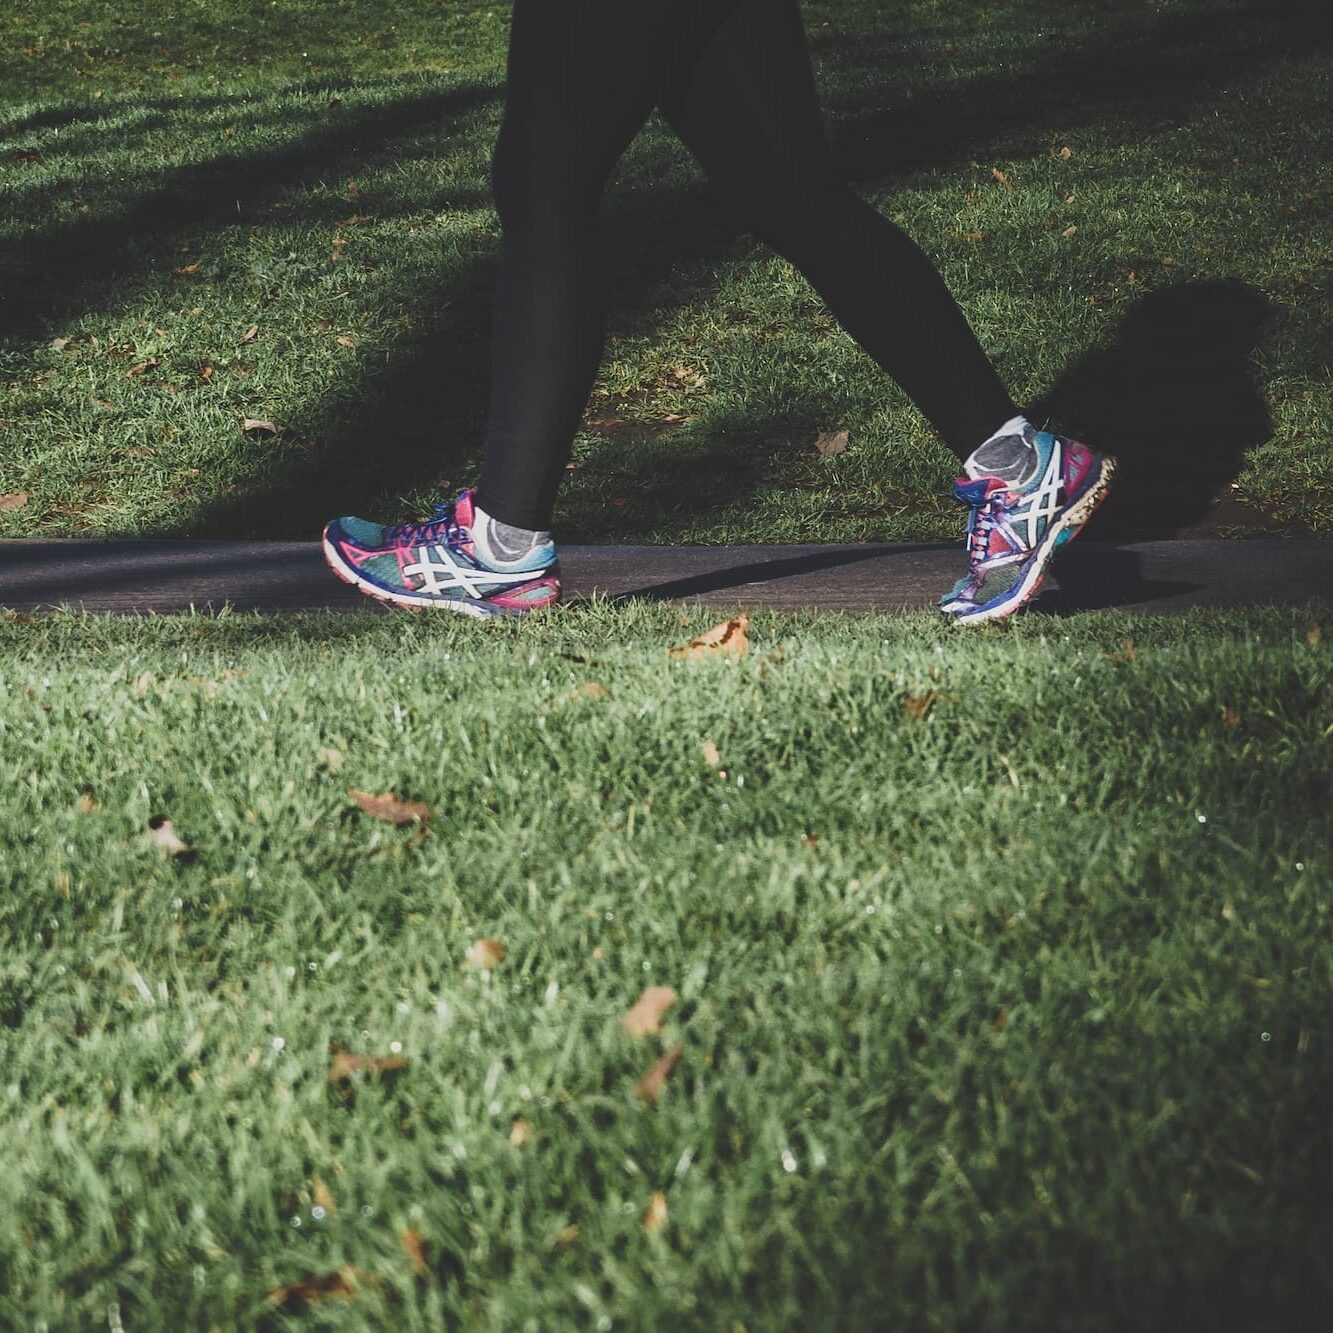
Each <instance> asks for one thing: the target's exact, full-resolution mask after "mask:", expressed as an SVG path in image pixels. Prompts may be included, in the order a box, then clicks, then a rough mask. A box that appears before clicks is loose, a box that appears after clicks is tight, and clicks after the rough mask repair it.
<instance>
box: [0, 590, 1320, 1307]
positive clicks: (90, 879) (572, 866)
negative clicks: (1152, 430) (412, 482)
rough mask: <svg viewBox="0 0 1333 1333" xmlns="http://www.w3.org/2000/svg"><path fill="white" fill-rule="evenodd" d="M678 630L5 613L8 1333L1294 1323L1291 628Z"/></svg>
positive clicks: (1310, 616) (1316, 1261)
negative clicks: (490, 945) (661, 1080)
mask: <svg viewBox="0 0 1333 1333" xmlns="http://www.w3.org/2000/svg"><path fill="white" fill-rule="evenodd" d="M708 620H709V617H708V616H707V614H706V613H703V612H700V611H698V610H697V609H695V610H682V609H678V608H673V607H647V606H643V605H637V606H629V607H624V608H621V609H619V610H614V611H613V610H611V609H609V608H606V607H604V606H598V605H593V606H590V607H586V606H585V607H565V608H560V609H558V610H557V611H556V612H553V613H551V614H550V615H547V616H544V617H541V618H539V619H536V620H532V621H528V622H525V623H523V624H522V625H520V626H507V625H494V626H492V625H478V624H475V623H473V622H463V623H458V622H456V621H455V620H453V619H452V618H449V617H435V618H432V617H419V618H408V617H391V616H376V615H370V614H367V615H365V616H345V617H326V618H310V619H286V620H280V619H265V618H262V617H251V616H242V615H235V616H224V617H221V618H214V619H208V618H190V617H175V618H164V619H161V620H150V621H142V622H125V621H107V620H97V619H87V620H84V619H80V618H77V617H74V616H55V617H51V618H48V619H39V620H31V619H27V618H17V619H16V618H12V617H11V618H10V619H8V620H6V621H5V622H3V623H2V624H0V661H2V662H3V666H2V667H0V771H2V772H3V773H4V774H5V778H6V781H5V783H4V784H3V786H2V787H0V889H2V890H3V892H0V1162H3V1163H4V1169H3V1171H0V1325H2V1326H4V1327H6V1328H11V1327H12V1328H24V1329H40V1328H46V1329H63V1328H91V1327H110V1328H113V1329H119V1328H121V1327H122V1326H123V1327H124V1328H125V1329H141V1328H219V1329H225V1328H239V1327H244V1328H250V1327H255V1326H269V1327H279V1326H288V1325H289V1324H290V1326H293V1327H296V1326H300V1327H338V1328H344V1329H354V1328H387V1327H393V1328H438V1327H467V1328H478V1329H483V1328H485V1329H490V1328H493V1329H540V1330H548V1329H566V1328H568V1329H583V1328H595V1329H600V1330H607V1329H611V1328H654V1329H673V1328H681V1327H698V1328H710V1329H714V1328H716V1329H738V1328H745V1329H750V1330H758V1329H773V1328H784V1329H801V1330H806V1329H811V1328H895V1329H898V1328H901V1329H939V1330H952V1329H960V1328H978V1329H980V1328H986V1329H997V1330H1013V1329H1042V1330H1050V1329H1071V1330H1072V1329H1080V1330H1081V1329H1107V1330H1113V1329H1114V1330H1123V1329H1129V1328H1133V1329H1172V1330H1175V1329H1182V1328H1189V1329H1194V1328H1197V1329H1205V1328H1206V1329H1210V1330H1215V1329H1243V1330H1247V1333H1259V1331H1260V1330H1266V1329H1282V1330H1294V1329H1302V1328H1316V1327H1320V1326H1321V1323H1320V1320H1321V1318H1322V1317H1323V1316H1324V1315H1326V1311H1327V1308H1328V1307H1327V1302H1328V1300H1329V1298H1330V1297H1333V1287H1331V1286H1330V1276H1329V1268H1328V1264H1327V1255H1328V1253H1329V1248H1330V1245H1333V1225H1330V1213H1329V1211H1328V1208H1327V1202H1328V1197H1329V1191H1330V1186H1331V1185H1333V1179H1331V1178H1330V1160H1331V1155H1330V1154H1331V1151H1333V1141H1331V1134H1330V1117H1329V1108H1330V1106H1331V1105H1333V1048H1331V1046H1330V1023H1329V1016H1330V1014H1333V949H1331V948H1330V945H1333V938H1331V936H1333V923H1331V922H1330V888H1331V887H1333V874H1331V873H1330V855H1329V853H1330V847H1329V822H1328V815H1329V809H1330V802H1331V800H1333V781H1330V777H1331V774H1330V745H1333V687H1331V681H1330V661H1329V647H1328V643H1327V641H1326V639H1323V638H1322V637H1321V635H1320V633H1319V630H1318V627H1317V626H1318V616H1317V614H1316V613H1314V612H1302V611H1270V612H1248V613H1239V612H1235V613H1228V614H1226V615H1217V614H1212V613H1205V612H1196V613H1192V614H1190V615H1186V616H1182V617H1179V618H1175V619H1165V618H1163V619H1156V618H1149V617H1144V618H1138V619H1131V618H1128V617H1123V616H1117V615H1114V614H1105V615H1100V616H1095V617H1093V616H1089V617H1075V618H1072V619H1065V620H1056V619H1050V618H1044V617H1040V616H1036V615H1030V616H1028V617H1026V618H1025V619H1023V620H1022V621H1021V622H1018V623H1013V624H1010V625H1007V626H1001V627H997V628H995V629H986V630H983V631H981V632H980V633H976V634H971V635H967V636H961V635H959V634H957V633H956V632H951V630H950V628H949V627H948V626H945V625H941V624H940V623H939V622H938V620H937V619H936V618H935V617H933V616H927V615H911V616H903V617H864V618H856V617H839V616H825V617H821V618H815V617H807V616H779V615H776V614H764V615H755V616H754V618H753V620H752V621H751V623H750V626H749V633H750V651H749V653H748V655H746V656H743V657H734V658H729V657H711V658H705V659H701V660H694V661H690V660H681V659H678V658H673V657H671V656H669V655H668V648H669V646H671V645H673V644H680V643H682V642H684V641H686V640H688V639H689V638H690V636H691V635H692V634H693V633H695V632H696V631H698V630H699V629H702V628H704V627H705V626H706V625H707V624H708ZM1127 641H1128V642H1127ZM594 685H595V686H597V687H600V688H590V687H592V686H594ZM709 743H711V747H712V749H711V750H707V752H706V747H707V745H708V744H709ZM724 775H725V776H724ZM349 789H357V790H361V791H365V792H369V793H371V794H381V793H385V792H392V793H395V794H396V795H397V796H398V797H399V798H401V799H402V800H403V801H414V802H421V803H423V804H424V805H425V806H426V807H427V808H428V812H429V817H428V819H427V820H426V822H424V823H414V824H409V825H406V826H404V827H395V826H393V825H391V824H389V823H386V822H382V821H380V820H377V819H375V818H373V817H371V816H370V815H368V814H366V813H364V812H363V811H362V810H361V809H360V808H359V807H358V806H357V805H356V804H355V803H354V801H353V799H352V798H351V797H350V796H349V795H348V791H349ZM158 816H166V817H168V818H169V819H170V821H171V829H172V831H173V832H174V834H175V836H176V837H177V838H179V839H180V840H181V841H182V842H183V843H185V844H188V845H189V848H190V850H189V851H188V852H185V853H183V854H181V855H177V856H171V855H169V854H167V851H166V850H165V849H158V848H157V847H156V846H155V845H154V841H153V837H152V835H151V833H150V828H149V826H150V822H153V823H157V824H159V825H160V824H161V820H160V819H157V818H155V817H158ZM158 836H159V837H163V836H165V835H164V834H163V833H162V831H161V830H160V829H159V835H158ZM486 940H490V941H498V942H501V943H502V944H503V957H502V958H501V959H499V961H498V962H495V965H494V966H493V967H491V968H485V967H480V968H479V967H477V966H475V965H469V951H470V950H474V946H476V945H477V943H478V942H479V941H486ZM472 959H473V962H474V964H475V962H476V961H478V954H477V953H476V952H475V951H474V952H473V953H472ZM482 961H485V960H482ZM490 961H492V962H494V961H495V960H494V956H492V958H491V960H490ZM648 986H663V987H671V988H673V989H674V990H675V992H676V993H677V999H676V1001H675V1003H674V1005H673V1006H672V1007H671V1008H670V1009H669V1010H668V1011H667V1013H666V1014H665V1017H664V1019H663V1020H662V1030H661V1031H660V1033H657V1034H652V1033H649V1034H647V1035H643V1036H637V1037H636V1036H631V1035H628V1034H627V1033H626V1032H625V1031H623V1030H622V1027H621V1019H622V1016H623V1015H625V1014H626V1012H627V1011H628V1010H629V1009H630V1007H631V1005H632V1004H633V1003H634V1002H635V1000H636V999H637V998H638V996H639V995H640V993H641V991H643V990H644V988H645V987H648ZM677 1047H678V1048H679V1055H678V1063H677V1064H676V1065H675V1068H674V1070H673V1071H672V1072H671V1073H670V1074H669V1076H668V1077H667V1078H666V1081H665V1085H664V1087H663V1088H662V1090H661V1092H660V1094H659V1095H658V1097H657V1101H656V1105H655V1106H654V1105H652V1104H650V1102H649V1101H647V1100H645V1099H644V1097H643V1096H642V1095H640V1094H639V1093H638V1092H636V1088H637V1086H638V1084H639V1081H640V1080H641V1079H642V1078H643V1076H644V1075H645V1073H646V1072H647V1071H648V1070H649V1068H650V1066H652V1065H653V1064H654V1062H655V1061H656V1060H658V1059H659V1058H660V1057H662V1056H663V1055H664V1054H665V1055H670V1054H671V1053H672V1052H674V1051H675V1050H676V1048H677ZM336 1048H341V1049H342V1051H343V1054H342V1055H341V1056H339V1055H338V1053H337V1050H336ZM349 1053H350V1055H351V1056H352V1057H356V1058H358V1059H360V1060H361V1061H363V1062H365V1065H366V1066H367V1067H363V1068H361V1069H359V1070H351V1071H349V1070H348V1066H347V1055H348V1054H349ZM377 1062H388V1063H387V1064H380V1065H378V1067H376V1066H377ZM331 1075H332V1076H333V1078H334V1081H333V1082H331V1081H330V1078H331ZM344 1075H345V1077H344ZM655 1194H657V1195H660V1196H661V1200H660V1201H659V1202H658V1203H657V1204H654V1203H653V1199H654V1195H655ZM650 1209H651V1211H650ZM645 1217H649V1218H651V1220H652V1221H653V1222H654V1224H655V1225H653V1226H651V1227H650V1226H648V1225H646V1223H645ZM404 1233H409V1234H408V1238H407V1240H406V1241H405V1240H404ZM302 1284H304V1286H303V1285H302ZM321 1286H322V1288H323V1294H322V1296H321V1298H319V1299H313V1300H312V1301H311V1302H310V1303H309V1304H308V1305H306V1306H304V1307H303V1306H302V1304H301V1302H300V1301H299V1300H298V1291H299V1290H304V1291H306V1292H307V1293H308V1294H314V1293H315V1292H316V1289H318V1288H321Z"/></svg>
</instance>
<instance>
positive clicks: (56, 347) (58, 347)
mask: <svg viewBox="0 0 1333 1333" xmlns="http://www.w3.org/2000/svg"><path fill="white" fill-rule="evenodd" d="M71 341H72V339H70V338H52V339H51V350H52V351H53V352H63V351H64V350H65V348H66V347H68V346H69V345H70V342H71Z"/></svg>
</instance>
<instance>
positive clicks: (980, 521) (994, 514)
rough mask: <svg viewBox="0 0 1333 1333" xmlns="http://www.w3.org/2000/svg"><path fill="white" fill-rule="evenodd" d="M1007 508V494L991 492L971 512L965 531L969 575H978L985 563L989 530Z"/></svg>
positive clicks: (1008, 499) (988, 543)
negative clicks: (969, 521)
mask: <svg viewBox="0 0 1333 1333" xmlns="http://www.w3.org/2000/svg"><path fill="white" fill-rule="evenodd" d="M1009 507H1010V497H1009V492H1008V491H993V492H992V493H991V494H990V495H988V496H987V497H986V498H985V499H984V500H983V501H982V502H981V503H980V504H979V505H977V506H976V507H975V508H974V509H973V510H972V522H971V523H970V524H969V525H968V529H967V568H968V572H969V573H970V574H973V575H975V574H976V573H978V572H979V571H980V569H981V566H982V565H983V564H984V563H985V560H986V553H987V551H988V550H989V548H990V535H991V530H992V529H993V528H994V527H995V523H996V520H997V519H998V518H999V516H1000V513H1001V511H1002V510H1005V509H1008V508H1009Z"/></svg>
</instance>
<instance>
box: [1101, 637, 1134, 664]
mask: <svg viewBox="0 0 1333 1333" xmlns="http://www.w3.org/2000/svg"><path fill="white" fill-rule="evenodd" d="M1138 655H1139V650H1138V649H1137V648H1135V646H1134V640H1133V639H1123V640H1122V641H1121V643H1120V651H1119V652H1118V653H1103V654H1102V656H1103V657H1104V658H1106V660H1107V661H1108V662H1112V663H1114V664H1115V665H1117V666H1120V665H1122V664H1124V663H1125V662H1132V661H1134V659H1135V658H1137V657H1138Z"/></svg>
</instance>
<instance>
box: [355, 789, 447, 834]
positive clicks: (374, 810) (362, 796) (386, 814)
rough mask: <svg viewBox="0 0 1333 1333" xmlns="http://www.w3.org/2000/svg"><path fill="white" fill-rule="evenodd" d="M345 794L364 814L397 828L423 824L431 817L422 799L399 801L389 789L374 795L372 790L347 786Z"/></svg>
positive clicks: (428, 807)
mask: <svg viewBox="0 0 1333 1333" xmlns="http://www.w3.org/2000/svg"><path fill="white" fill-rule="evenodd" d="M347 794H348V796H350V797H351V798H352V800H353V801H355V802H356V804H357V805H359V806H360V807H361V809H362V810H364V811H365V812H366V814H368V815H371V816H373V817H374V818H375V819H382V820H383V821H384V822H385V823H386V824H393V825H395V826H396V827H397V828H403V827H404V826H405V825H407V824H424V823H425V822H426V821H427V820H428V819H430V817H431V815H430V806H428V805H426V804H424V803H423V802H422V801H400V800H399V799H398V797H397V796H395V795H394V794H393V792H391V791H384V792H380V793H379V795H378V796H376V795H375V794H374V793H373V792H368V791H359V790H358V789H357V788H355V787H348V789H347Z"/></svg>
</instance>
